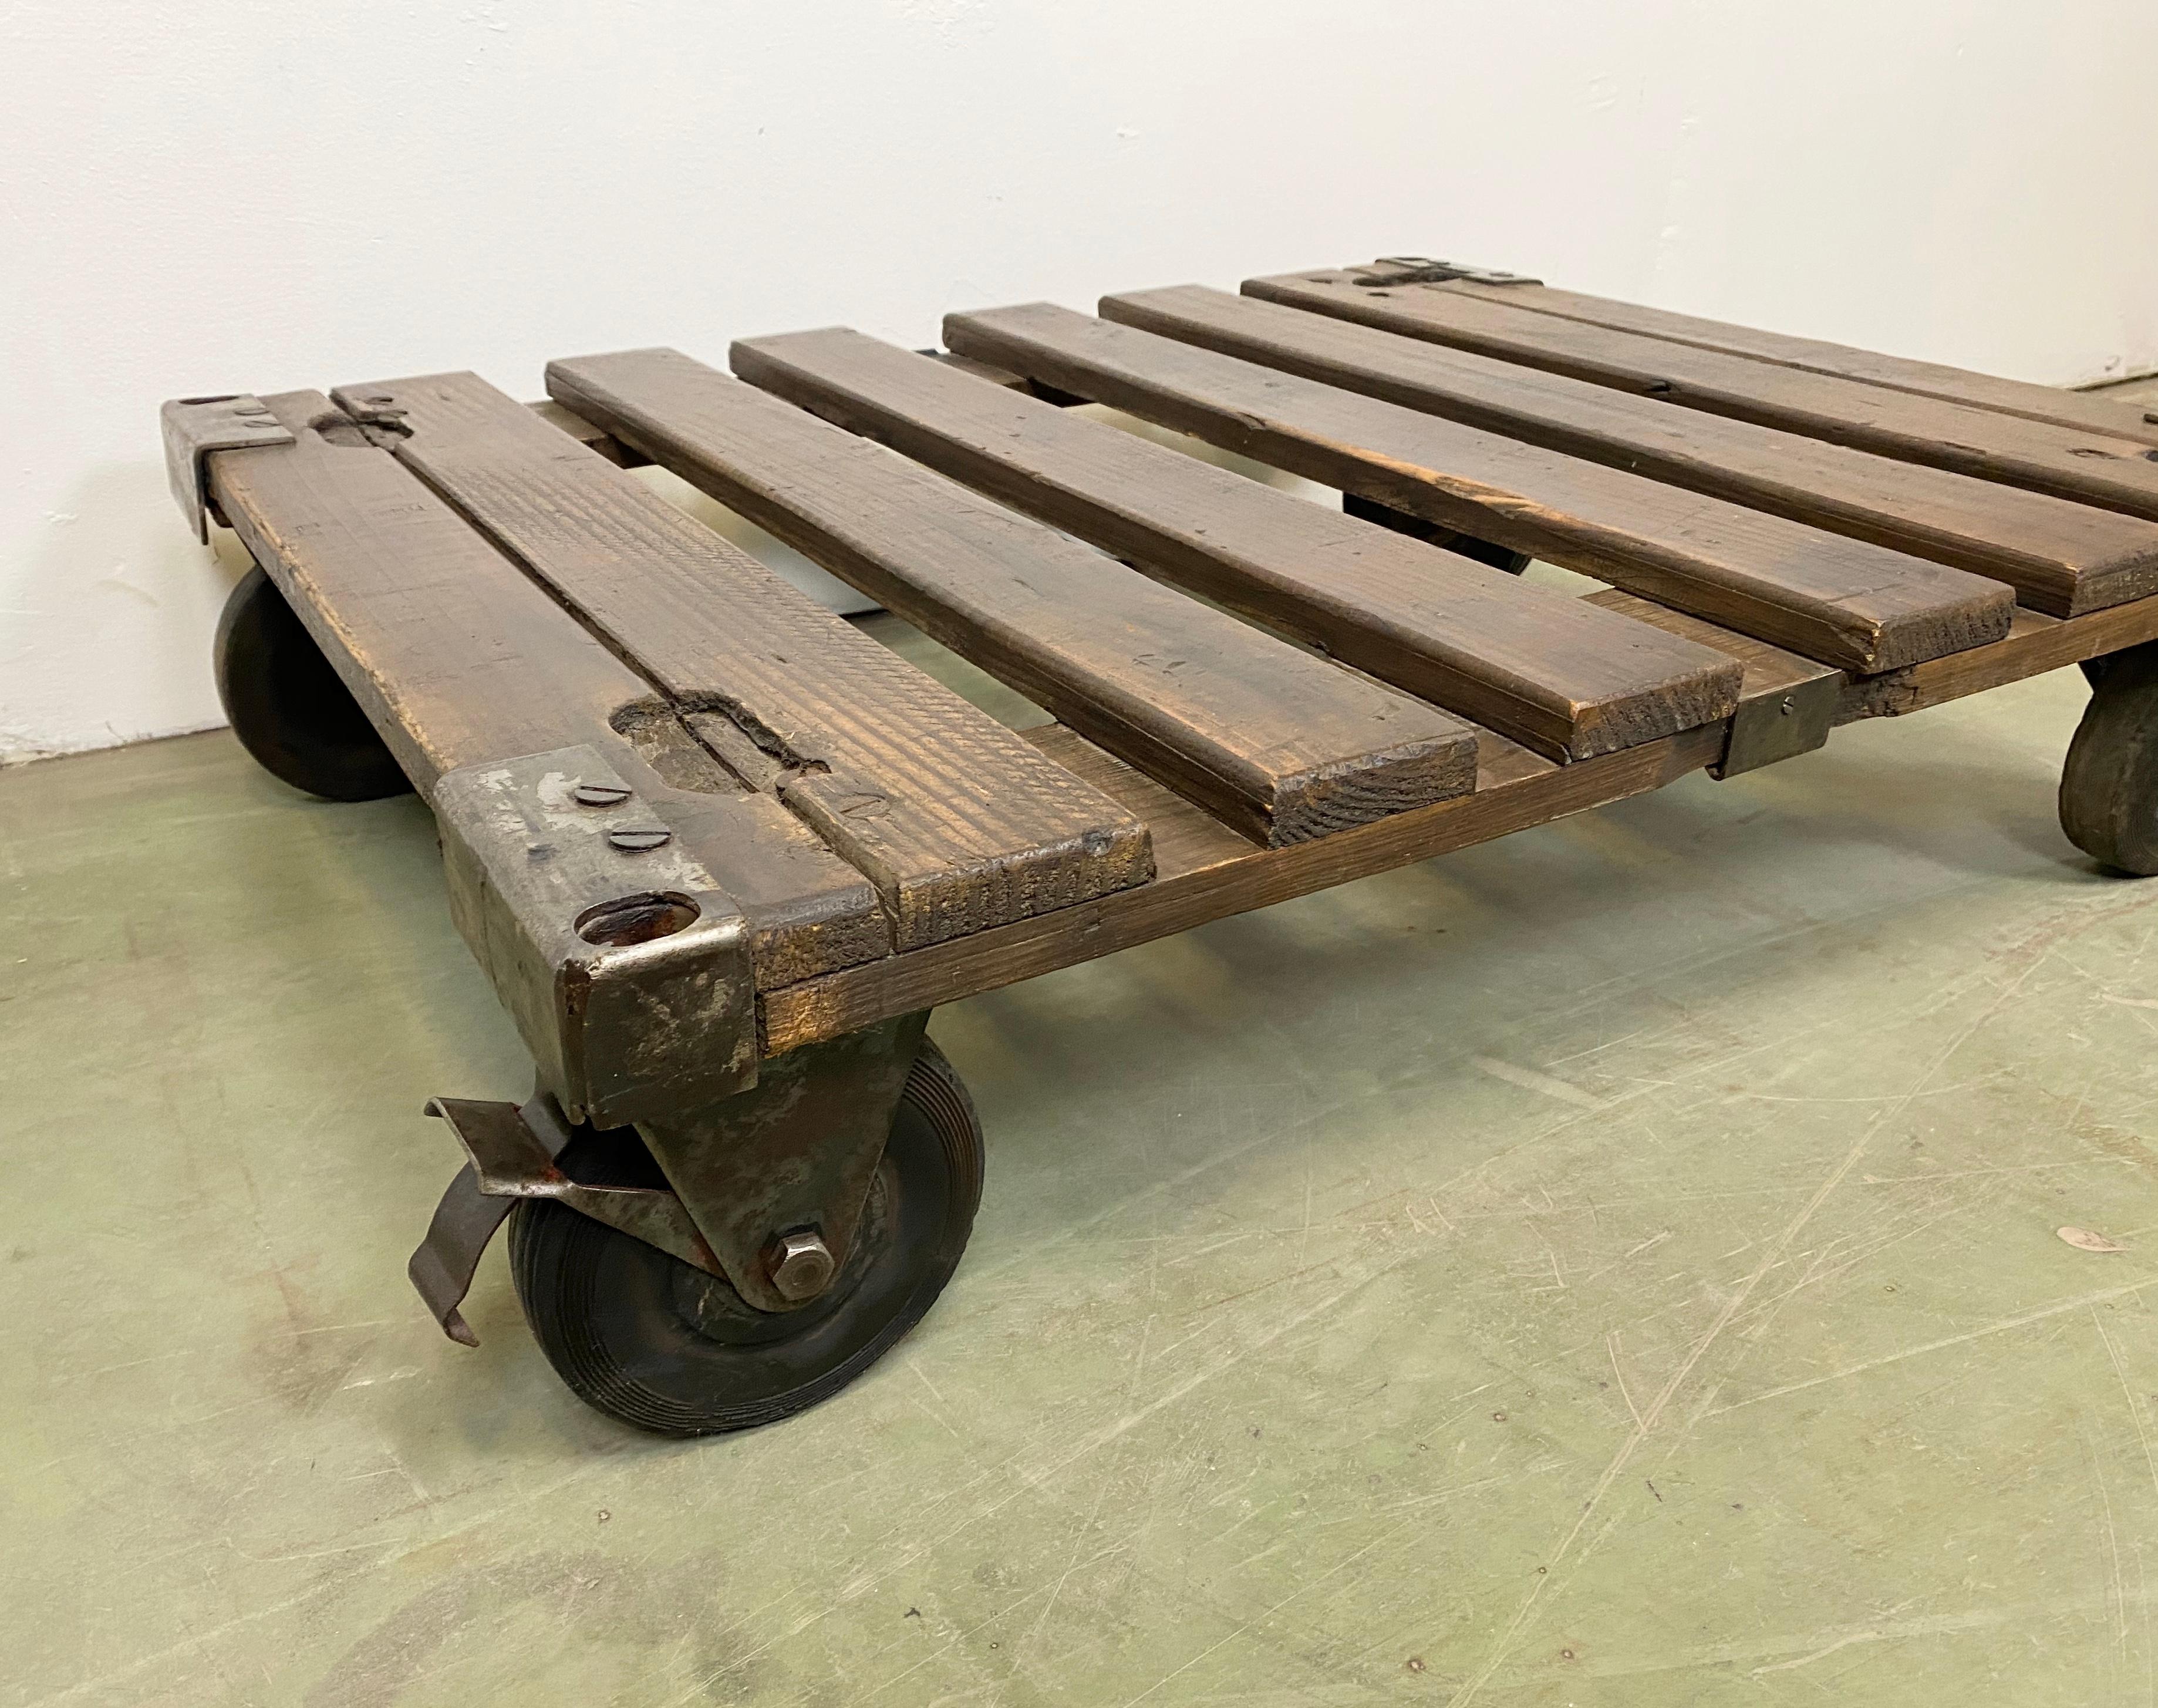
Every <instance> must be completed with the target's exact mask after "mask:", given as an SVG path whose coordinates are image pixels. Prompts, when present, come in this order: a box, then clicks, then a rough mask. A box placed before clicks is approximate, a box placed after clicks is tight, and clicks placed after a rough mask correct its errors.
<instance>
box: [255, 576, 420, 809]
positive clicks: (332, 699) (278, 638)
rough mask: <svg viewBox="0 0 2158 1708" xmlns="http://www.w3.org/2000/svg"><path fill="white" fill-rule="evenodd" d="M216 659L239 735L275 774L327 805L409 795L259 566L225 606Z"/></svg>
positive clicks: (375, 737) (364, 721)
mask: <svg viewBox="0 0 2158 1708" xmlns="http://www.w3.org/2000/svg"><path fill="white" fill-rule="evenodd" d="M215 658H216V663H217V697H218V699H220V700H222V701H223V702H224V703H225V716H226V717H227V718H229V719H230V720H232V733H233V734H234V735H237V736H239V738H240V746H242V747H245V749H246V750H247V751H248V752H249V753H250V755H251V756H253V757H254V760H255V761H256V764H258V765H260V766H261V767H262V768H263V770H265V771H268V772H269V773H270V775H271V776H272V777H276V778H277V779H278V780H279V781H280V782H288V783H290V784H292V787H294V788H296V789H302V790H304V791H305V792H307V793H308V794H311V795H320V796H321V797H323V799H324V800H326V801H377V800H380V799H381V798H382V797H384V796H385V795H401V794H403V793H405V792H406V791H407V790H409V789H410V787H412V785H411V783H410V781H409V780H408V779H407V778H406V777H405V773H404V772H403V771H400V770H399V769H398V766H397V761H395V759H394V758H392V757H391V756H390V749H389V748H388V747H387V746H385V745H384V742H383V740H382V738H381V736H379V735H376V734H375V733H374V725H372V724H370V723H369V722H368V721H367V714H366V713H364V712H363V711H362V710H360V709H359V701H357V700H355V699H354V698H353V697H352V692H351V690H350V689H348V688H346V686H345V685H344V684H343V683H342V682H341V681H339V680H338V673H337V672H336V671H334V670H333V669H332V668H330V662H329V660H328V659H327V658H324V657H323V650H322V648H320V647H318V646H317V645H316V644H315V637H313V636H312V635H311V634H309V633H308V632H307V626H306V625H305V624H304V623H302V622H301V621H300V619H299V618H298V617H295V616H293V615H292V606H289V605H287V604H286V602H285V596H284V595H283V594H281V593H280V592H279V591H277V588H276V583H274V582H273V581H271V579H270V578H269V576H267V575H264V574H263V573H262V570H261V566H260V565H257V566H256V568H254V569H252V570H249V571H248V572H247V574H246V575H245V577H244V578H243V579H242V580H241V581H240V585H239V586H236V587H235V588H234V589H233V590H232V594H231V596H230V598H228V599H227V600H226V601H225V614H224V615H223V616H222V617H219V619H218V623H217V650H216V653H215Z"/></svg>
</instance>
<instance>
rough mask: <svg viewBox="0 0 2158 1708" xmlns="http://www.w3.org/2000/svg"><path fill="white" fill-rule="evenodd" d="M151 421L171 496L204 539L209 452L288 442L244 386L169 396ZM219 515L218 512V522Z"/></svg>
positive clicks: (206, 541)
mask: <svg viewBox="0 0 2158 1708" xmlns="http://www.w3.org/2000/svg"><path fill="white" fill-rule="evenodd" d="M157 425H158V426H159V427H160V428H161V429H162V430H163V434H164V440H165V478H166V480H167V481H168V482H169V483H170V484H171V486H172V489H173V502H174V503H177V504H178V506H179V507H180V513H181V514H182V515H183V516H184V517H186V518H187V519H188V526H189V527H190V528H192V529H194V531H195V538H196V539H199V540H201V541H202V542H203V543H204V544H209V518H210V515H211V513H212V512H213V511H214V508H215V506H214V504H213V503H212V502H211V499H210V495H209V467H208V466H207V464H208V460H209V455H210V453H211V452H214V451H255V450H260V449H261V448H263V447H264V446H271V445H290V444H291V443H292V442H293V441H292V434H290V433H289V432H287V431H286V430H285V429H284V428H283V427H282V426H280V425H279V424H278V421H277V417H276V415H273V414H272V413H271V409H270V405H268V404H266V403H265V402H263V401H262V400H261V398H259V397H256V396H255V395H253V394H252V393H250V392H240V393H238V394H236V395H234V396H231V397H176V398H173V399H172V400H170V401H169V402H168V403H166V404H165V405H164V406H163V408H161V409H160V410H158V411H157ZM218 520H219V522H220V523H222V522H223V521H224V518H223V517H222V516H220V517H219V518H218Z"/></svg>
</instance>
